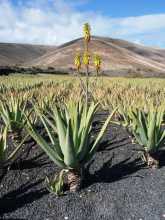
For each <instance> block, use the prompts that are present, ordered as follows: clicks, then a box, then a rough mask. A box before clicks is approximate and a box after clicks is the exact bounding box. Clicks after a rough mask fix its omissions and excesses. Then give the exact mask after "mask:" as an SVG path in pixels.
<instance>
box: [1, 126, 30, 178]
mask: <svg viewBox="0 0 165 220" xmlns="http://www.w3.org/2000/svg"><path fill="white" fill-rule="evenodd" d="M27 137H28V135H26V136H25V137H24V138H23V140H22V141H21V143H19V144H18V145H17V146H14V150H13V151H12V152H11V153H10V154H9V155H8V153H7V149H8V142H7V138H8V127H7V126H5V127H1V130H0V175H1V174H2V172H3V168H4V167H5V166H8V165H10V163H11V162H12V161H14V159H15V158H16V155H17V153H18V151H19V150H20V149H21V147H22V145H23V143H24V142H25V140H26V138H27Z"/></svg>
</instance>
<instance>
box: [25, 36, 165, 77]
mask: <svg viewBox="0 0 165 220" xmlns="http://www.w3.org/2000/svg"><path fill="white" fill-rule="evenodd" d="M78 51H80V52H82V51H83V40H82V39H77V40H74V41H71V42H68V43H66V44H63V45H61V46H59V47H57V48H56V49H55V50H53V51H51V52H48V53H46V54H44V55H43V56H41V57H39V58H37V59H36V60H34V61H32V62H30V63H28V65H29V64H30V65H32V66H35V65H36V66H40V67H55V68H56V69H66V70H67V69H73V68H74V64H73V63H74V61H73V60H74V56H75V54H76V52H78ZM90 51H91V53H93V54H94V53H97V54H99V55H100V56H101V57H102V60H103V64H102V70H103V71H104V72H107V73H108V72H110V71H115V72H117V71H119V72H120V71H121V70H122V71H123V70H127V71H135V70H139V71H142V72H153V73H165V50H161V49H155V48H150V47H145V46H142V45H139V44H134V43H130V42H127V41H124V40H118V39H112V38H105V37H93V38H92V41H91V43H90ZM127 71H126V72H127Z"/></svg>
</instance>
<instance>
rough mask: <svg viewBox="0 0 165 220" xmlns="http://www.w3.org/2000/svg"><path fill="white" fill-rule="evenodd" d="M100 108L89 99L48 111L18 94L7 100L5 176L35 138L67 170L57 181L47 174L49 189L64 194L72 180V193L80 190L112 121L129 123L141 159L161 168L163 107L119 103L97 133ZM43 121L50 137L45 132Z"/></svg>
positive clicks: (1, 152) (2, 109)
mask: <svg viewBox="0 0 165 220" xmlns="http://www.w3.org/2000/svg"><path fill="white" fill-rule="evenodd" d="M100 110H101V105H100V104H99V103H94V102H91V103H90V104H88V105H86V102H83V101H78V102H72V101H70V102H68V103H63V104H53V105H52V106H49V108H45V109H43V108H41V107H40V106H39V105H38V104H34V103H33V102H30V101H28V100H27V98H26V97H18V96H16V95H12V96H11V97H10V98H9V99H8V100H3V102H2V101H1V103H0V121H1V130H0V164H1V174H2V173H3V170H4V169H6V168H7V167H10V166H11V164H12V163H13V162H14V161H15V160H16V159H17V157H18V156H19V152H20V151H21V150H22V149H23V148H24V149H26V141H27V140H28V139H29V138H33V140H35V142H36V143H37V145H38V146H39V147H41V148H42V149H43V150H44V151H45V153H46V154H47V155H48V156H49V158H50V159H51V160H52V161H53V162H54V163H55V164H56V165H58V166H59V167H60V168H61V172H60V173H59V174H55V177H53V178H52V179H51V180H49V179H48V178H46V186H47V187H48V189H50V190H51V191H53V192H55V193H56V194H61V193H62V192H63V189H64V185H66V184H67V186H68V188H69V190H70V191H77V190H79V189H80V187H81V183H82V180H83V177H84V171H85V166H86V164H87V163H88V162H89V161H90V160H91V158H92V157H93V155H94V154H95V152H96V151H97V149H98V148H99V144H100V141H101V139H102V137H103V135H104V133H105V132H106V129H107V126H108V125H109V124H110V123H116V124H120V125H122V126H124V127H125V128H126V129H127V131H128V133H129V134H130V135H131V136H132V140H133V141H134V142H136V143H138V144H139V145H141V157H142V160H144V162H145V163H146V165H147V166H148V167H151V168H157V167H158V166H159V149H160V148H162V147H163V146H164V142H165V130H164V128H163V122H164V110H163V109H150V111H148V112H145V111H144V110H141V109H136V108H134V109H133V108H129V109H124V108H122V107H121V106H119V107H118V108H115V109H113V111H111V114H110V115H107V119H106V120H105V122H104V124H103V125H102V127H101V128H100V130H99V132H98V133H97V135H93V133H92V129H93V121H94V118H95V116H96V114H97V112H98V111H100ZM100 123H101V122H100ZM38 125H40V126H41V127H42V129H43V130H44V134H45V135H43V134H41V133H40V132H39V130H38ZM47 137H48V138H47ZM109 138H111V137H109ZM65 177H67V181H66V178H65Z"/></svg>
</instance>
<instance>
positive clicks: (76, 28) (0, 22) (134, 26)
mask: <svg viewBox="0 0 165 220" xmlns="http://www.w3.org/2000/svg"><path fill="white" fill-rule="evenodd" d="M87 1H88V0H85V1H82V0H79V1H73V0H70V1H66V0H47V1H46V0H33V1H32V0H29V1H27V2H26V3H25V1H22V0H20V1H19V4H18V5H17V7H16V6H14V5H13V4H12V3H11V0H0V18H1V19H0V42H19V43H38V44H56V45H57V44H61V43H65V42H66V41H70V40H73V39H75V38H77V37H80V36H81V32H82V25H83V23H85V22H87V21H88V22H89V23H90V24H91V26H92V32H93V34H94V35H101V36H109V37H115V38H123V39H126V40H131V41H134V42H140V43H144V44H149V45H154V46H155V45H157V46H160V45H163V46H165V14H153V15H152V14H151V15H144V16H138V17H126V18H111V17H108V16H104V15H103V14H100V13H99V12H92V11H86V12H81V11H80V10H78V8H77V6H80V5H81V4H85V2H87ZM66 2H67V3H66ZM68 2H69V3H68ZM75 2H76V3H75ZM162 36H164V37H162Z"/></svg>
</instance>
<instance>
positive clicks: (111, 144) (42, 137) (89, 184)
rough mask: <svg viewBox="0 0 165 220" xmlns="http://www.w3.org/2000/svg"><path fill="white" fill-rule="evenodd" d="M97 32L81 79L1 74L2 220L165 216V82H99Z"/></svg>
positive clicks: (149, 219) (87, 37) (78, 62)
mask: <svg viewBox="0 0 165 220" xmlns="http://www.w3.org/2000/svg"><path fill="white" fill-rule="evenodd" d="M88 31H89V26H88V24H86V25H85V26H84V40H85V52H84V54H83V57H82V58H81V55H80V54H77V55H76V57H75V65H76V68H77V72H76V73H75V75H73V76H62V75H24V76H22V75H18V74H14V75H9V76H1V77H0V176H1V177H0V178H1V179H0V216H1V217H2V218H3V217H4V218H10V219H11V217H12V218H13V219H15V218H16V219H24V217H25V219H147V220H152V219H154V220H156V219H162V218H163V215H164V213H163V211H164V207H163V208H162V206H161V204H163V203H162V202H161V201H160V200H159V197H160V196H163V194H162V192H163V189H164V184H162V182H163V181H164V178H165V176H164V172H163V167H164V159H163V158H164V150H163V148H164V143H165V130H164V120H165V115H164V113H165V112H164V106H165V105H164V104H165V103H164V97H165V80H164V79H154V78H153V79H152V78H150V79H137V78H136V79H135V78H132V79H131V78H129V79H126V78H108V77H104V76H102V75H101V74H100V73H101V71H100V68H101V58H100V57H99V56H98V55H95V56H94V66H95V68H96V75H94V76H90V71H89V65H90V58H91V57H90V56H89V51H88V49H89V48H88V43H89V42H90V35H89V32H88ZM82 60H83V65H84V66H85V68H86V72H85V76H82V75H81V73H80V70H81V66H82V63H81V62H82ZM45 157H46V158H45ZM158 168H160V169H158ZM129 176H130V178H129ZM133 177H134V180H133ZM138 178H139V179H138ZM142 178H143V179H142ZM125 179H126V180H125ZM162 186H163V187H162ZM155 189H156V190H159V191H158V192H157V191H155ZM48 192H50V193H48ZM73 192H77V193H73ZM64 195H65V196H66V197H65V196H64ZM141 195H142V196H141ZM140 196H141V200H140ZM162 199H164V198H162ZM149 200H152V202H148V203H147V201H149ZM100 201H102V202H100ZM163 201H164V200H163ZM91 202H92V204H91ZM139 203H140V204H141V205H142V206H140V205H139ZM111 204H113V205H111ZM125 204H127V205H125ZM143 205H144V206H143ZM137 206H138V208H137ZM155 206H157V207H158V208H157V210H156V211H154V212H152V211H151V210H153V207H155ZM68 207H70V209H69V208H68ZM75 207H80V209H78V208H77V209H76V208H75ZM144 207H145V209H144V210H143V208H144ZM36 210H37V212H36ZM52 210H53V211H52ZM70 210H71V211H70ZM82 210H84V213H82ZM125 210H127V211H125ZM24 213H25V214H24ZM148 213H149V214H148ZM24 215H25V216H24ZM54 216H56V218H55V217H54ZM160 216H161V217H162V218H160Z"/></svg>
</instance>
